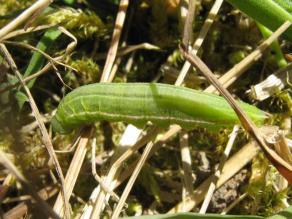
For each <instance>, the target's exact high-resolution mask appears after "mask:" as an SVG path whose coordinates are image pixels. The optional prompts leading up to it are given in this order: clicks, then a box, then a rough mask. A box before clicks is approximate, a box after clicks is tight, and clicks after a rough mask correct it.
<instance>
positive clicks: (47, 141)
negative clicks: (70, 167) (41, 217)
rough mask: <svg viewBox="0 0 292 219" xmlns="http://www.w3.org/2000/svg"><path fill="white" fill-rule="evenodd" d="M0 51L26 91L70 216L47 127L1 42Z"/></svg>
mask: <svg viewBox="0 0 292 219" xmlns="http://www.w3.org/2000/svg"><path fill="white" fill-rule="evenodd" d="M0 51H1V53H2V54H3V56H4V58H5V59H6V61H7V63H8V64H9V65H10V67H11V70H12V71H13V72H14V74H15V75H16V77H17V78H18V80H19V81H20V82H21V85H22V86H23V88H24V90H25V92H26V95H27V96H28V99H29V103H30V106H31V109H32V113H33V115H34V117H35V119H36V121H38V126H39V128H40V130H41V133H42V141H43V143H44V145H45V146H46V148H47V150H48V152H49V155H50V158H51V159H52V160H53V163H54V165H55V168H56V171H57V173H58V176H59V180H60V183H61V190H62V193H63V202H64V205H65V209H64V210H65V215H66V218H70V211H69V203H68V199H67V196H66V193H65V189H64V176H63V172H62V169H61V167H60V164H59V162H58V159H57V156H56V154H55V151H54V147H53V144H52V142H51V139H50V136H49V134H48V132H47V129H46V127H45V125H44V123H43V121H42V120H41V115H40V113H39V110H38V108H37V105H36V103H35V101H34V99H33V97H32V95H31V93H30V90H29V89H28V87H27V86H26V85H25V83H24V82H23V80H22V76H21V74H20V72H19V71H18V69H17V66H16V64H15V62H14V60H13V59H12V57H11V55H10V54H9V52H8V50H7V49H6V47H5V45H4V44H2V43H1V44H0Z"/></svg>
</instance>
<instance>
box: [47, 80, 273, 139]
mask: <svg viewBox="0 0 292 219" xmlns="http://www.w3.org/2000/svg"><path fill="white" fill-rule="evenodd" d="M239 104H240V106H241V107H242V109H243V110H244V111H245V112H246V113H247V114H248V115H249V116H250V117H251V118H252V119H253V121H254V122H256V123H257V124H262V123H263V122H264V120H265V119H266V118H267V117H268V116H267V114H266V113H265V112H263V111H261V110H259V109H258V108H256V107H254V106H251V105H248V104H246V103H243V102H240V103H239ZM100 120H107V121H125V122H128V123H131V124H134V125H136V126H138V127H141V126H142V125H145V123H146V122H148V121H151V122H152V123H153V124H156V125H158V126H168V125H170V124H178V125H180V126H181V127H183V128H187V129H190V128H194V127H205V128H211V129H219V128H222V127H232V126H233V125H234V124H236V123H239V120H238V118H237V116H236V114H235V113H234V111H233V109H232V108H231V107H230V106H229V105H228V103H227V102H226V101H225V99H224V98H222V97H220V96H217V95H213V94H208V93H204V92H201V91H196V90H192V89H189V88H184V87H177V86H173V85H167V84H158V83H97V84H90V85H86V86H82V87H79V88H77V89H75V90H74V91H72V92H71V93H69V94H68V95H67V96H65V98H64V99H63V100H62V101H61V103H60V105H59V107H58V109H57V112H56V114H55V116H54V117H53V119H52V126H53V129H54V130H55V131H57V132H60V133H63V134H65V133H69V132H71V131H72V129H74V128H76V127H78V126H80V125H82V124H90V123H93V122H96V121H100Z"/></svg>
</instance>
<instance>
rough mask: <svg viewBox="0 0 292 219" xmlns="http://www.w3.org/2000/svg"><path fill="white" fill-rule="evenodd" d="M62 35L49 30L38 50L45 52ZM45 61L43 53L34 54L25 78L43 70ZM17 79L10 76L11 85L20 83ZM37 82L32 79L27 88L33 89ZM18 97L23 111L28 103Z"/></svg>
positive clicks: (53, 29)
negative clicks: (24, 105)
mask: <svg viewBox="0 0 292 219" xmlns="http://www.w3.org/2000/svg"><path fill="white" fill-rule="evenodd" d="M61 33H62V32H61V31H59V30H58V29H57V28H50V29H48V30H47V31H46V32H45V34H44V35H43V37H42V38H41V39H40V41H39V42H38V44H37V48H38V49H39V50H41V51H43V52H45V51H46V50H48V49H49V48H50V47H51V46H52V45H53V43H54V42H55V41H56V40H57V38H58V37H59V36H60V35H61ZM45 60H46V58H45V57H44V56H43V55H42V54H41V53H39V52H37V51H35V52H33V54H32V57H31V59H30V61H29V64H28V66H27V68H26V71H25V73H24V77H27V76H29V75H31V74H34V73H36V72H38V71H39V70H41V68H42V67H43V66H44V63H45ZM15 79H16V77H15V76H10V78H9V81H10V82H11V84H15V82H17V81H18V79H16V80H15ZM35 80H36V79H32V80H31V81H29V82H28V83H27V87H28V88H32V87H33V85H34V83H35ZM16 95H18V92H16ZM16 95H15V98H16V100H17V104H18V106H19V109H21V108H22V107H23V104H24V103H25V102H26V101H23V100H24V99H23V98H20V97H18V96H16Z"/></svg>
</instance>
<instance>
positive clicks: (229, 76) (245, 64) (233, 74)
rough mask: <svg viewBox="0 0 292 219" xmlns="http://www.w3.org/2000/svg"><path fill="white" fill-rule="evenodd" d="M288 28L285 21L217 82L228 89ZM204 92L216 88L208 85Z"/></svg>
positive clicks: (213, 90)
mask: <svg viewBox="0 0 292 219" xmlns="http://www.w3.org/2000/svg"><path fill="white" fill-rule="evenodd" d="M289 26H290V24H289V22H288V21H287V22H286V23H285V24H283V25H282V26H280V27H279V28H278V29H277V30H276V31H275V32H274V33H273V34H272V35H271V36H270V37H269V38H268V39H266V40H265V41H264V42H262V43H261V44H260V45H259V46H258V47H257V48H256V49H255V50H254V51H253V52H252V53H250V54H249V55H248V56H247V57H245V59H243V60H242V61H241V62H239V63H238V64H236V65H234V66H233V68H231V69H230V70H229V71H228V72H226V73H225V74H224V75H223V76H222V77H221V78H220V79H219V82H220V83H222V84H224V85H225V87H229V86H230V85H231V84H232V83H233V82H234V81H235V80H236V79H237V78H238V77H239V76H240V75H241V74H242V73H243V72H245V71H246V70H247V69H248V68H249V67H250V66H251V65H252V64H253V63H254V62H256V61H257V60H258V59H259V58H260V57H261V56H262V54H263V52H264V50H266V49H267V48H268V47H269V46H270V45H271V44H272V42H274V41H275V40H276V39H277V38H278V37H279V36H280V35H281V34H282V33H283V32H285V30H287V29H288V27H289ZM205 91H206V92H210V93H214V92H215V91H216V88H215V87H214V86H213V85H210V86H209V87H208V88H207V89H205Z"/></svg>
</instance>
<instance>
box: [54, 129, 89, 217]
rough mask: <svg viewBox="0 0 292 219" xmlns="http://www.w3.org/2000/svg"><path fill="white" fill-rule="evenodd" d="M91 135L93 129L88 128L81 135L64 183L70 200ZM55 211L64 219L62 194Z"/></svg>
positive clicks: (55, 205) (58, 198)
mask: <svg viewBox="0 0 292 219" xmlns="http://www.w3.org/2000/svg"><path fill="white" fill-rule="evenodd" d="M91 135H92V130H91V128H87V127H86V128H84V130H83V132H82V133H81V138H80V141H79V143H78V146H77V148H76V151H75V153H74V156H73V159H72V161H71V163H70V167H69V169H68V171H67V174H66V178H65V183H64V184H65V188H64V189H65V192H66V194H67V197H68V198H70V196H71V194H72V191H73V188H74V185H75V183H76V180H77V177H78V174H79V171H80V169H81V166H82V164H83V160H84V158H85V155H86V151H87V149H86V145H87V143H88V140H89V138H90V136H91ZM54 210H55V211H56V212H57V213H58V214H59V215H60V217H63V203H62V196H61V194H59V195H58V197H57V199H56V201H55V204H54Z"/></svg>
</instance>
